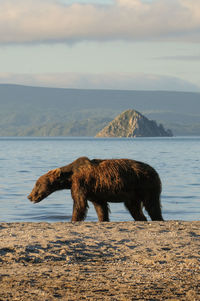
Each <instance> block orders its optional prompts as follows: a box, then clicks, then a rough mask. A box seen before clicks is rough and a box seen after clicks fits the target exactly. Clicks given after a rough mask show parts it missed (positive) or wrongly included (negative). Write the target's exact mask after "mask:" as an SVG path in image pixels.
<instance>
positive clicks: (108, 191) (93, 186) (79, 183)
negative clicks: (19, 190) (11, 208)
mask: <svg viewBox="0 0 200 301" xmlns="http://www.w3.org/2000/svg"><path fill="white" fill-rule="evenodd" d="M61 189H71V194H72V198H73V201H74V204H73V214H72V221H81V220H84V219H85V217H86V214H87V209H88V203H87V201H91V202H92V203H93V205H94V207H95V209H96V212H97V215H98V219H99V221H109V206H108V202H124V204H125V206H126V208H127V209H128V210H129V212H130V214H131V215H132V217H133V218H134V219H135V220H141V221H145V220H146V217H145V216H144V214H143V211H142V205H144V207H145V209H146V210H147V212H148V214H149V216H150V217H151V219H152V220H163V218H162V213H161V205H160V194H161V181H160V178H159V175H158V173H157V172H156V171H155V169H153V168H152V167H151V166H149V165H148V164H145V163H142V162H138V161H134V160H130V159H111V160H101V159H93V160H89V159H88V158H87V157H82V158H79V159H77V160H75V161H74V162H72V163H71V164H69V165H66V166H64V167H61V168H56V169H54V170H51V171H49V172H48V173H46V174H44V175H43V176H41V177H40V178H39V179H38V180H37V182H36V184H35V186H34V188H33V190H32V192H31V194H30V195H29V196H28V198H29V199H30V200H31V201H32V202H34V203H37V202H40V201H41V200H42V199H44V198H45V197H47V196H48V195H49V194H51V193H53V192H54V191H57V190H61Z"/></svg>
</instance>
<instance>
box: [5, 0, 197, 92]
mask: <svg viewBox="0 0 200 301" xmlns="http://www.w3.org/2000/svg"><path fill="white" fill-rule="evenodd" d="M199 70H200V0H101V1H100V0H96V1H95V0H79V1H75V0H1V1H0V83H14V84H23V85H32V86H46V87H61V88H86V89H128V90H175V91H195V92H200V71H199Z"/></svg>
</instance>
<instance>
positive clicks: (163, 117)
mask: <svg viewBox="0 0 200 301" xmlns="http://www.w3.org/2000/svg"><path fill="white" fill-rule="evenodd" d="M127 109H134V110H138V111H140V112H141V113H143V114H144V115H145V116H147V117H148V118H149V119H153V120H156V121H157V122H158V123H162V124H163V125H164V126H165V127H166V128H170V129H171V130H172V131H173V133H174V134H175V135H199V134H200V93H192V92H168V91H121V90H120V91H117V90H78V89H77V90H76V89H59V88H41V87H27V86H19V85H0V136H62V135H66V136H94V135H95V134H96V133H97V132H98V131H100V130H101V129H102V128H103V127H104V126H105V125H106V124H107V123H108V122H109V121H111V120H112V119H113V118H114V117H115V116H116V115H118V114H119V113H121V112H122V111H124V110H127Z"/></svg>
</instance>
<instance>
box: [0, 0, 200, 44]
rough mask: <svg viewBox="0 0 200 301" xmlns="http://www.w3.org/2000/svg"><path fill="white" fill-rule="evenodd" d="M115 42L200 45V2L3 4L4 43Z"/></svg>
mask: <svg viewBox="0 0 200 301" xmlns="http://www.w3.org/2000/svg"><path fill="white" fill-rule="evenodd" d="M66 3H67V1H66ZM69 3H71V2H69ZM117 39H119V40H120V39H123V40H131V41H132V40H147V39H149V40H168V41H169V40H175V41H177V40H187V41H191V42H200V1H199V0H157V1H153V2H152V3H144V2H142V1H141V0H113V3H112V4H111V5H99V4H98V5H97V4H96V5H95V4H80V3H74V4H69V5H66V4H65V5H64V4H63V2H61V1H59V0H42V1H41V0H1V1H0V43H1V44H7V43H41V42H76V41H81V40H117Z"/></svg>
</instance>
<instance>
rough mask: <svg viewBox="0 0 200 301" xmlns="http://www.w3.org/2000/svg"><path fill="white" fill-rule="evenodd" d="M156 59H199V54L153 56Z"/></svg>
mask: <svg viewBox="0 0 200 301" xmlns="http://www.w3.org/2000/svg"><path fill="white" fill-rule="evenodd" d="M155 59H156V60H169V61H171V60H172V61H200V55H174V56H173V55H172V56H161V57H157V58H155Z"/></svg>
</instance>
